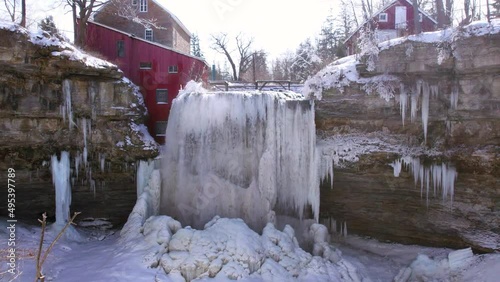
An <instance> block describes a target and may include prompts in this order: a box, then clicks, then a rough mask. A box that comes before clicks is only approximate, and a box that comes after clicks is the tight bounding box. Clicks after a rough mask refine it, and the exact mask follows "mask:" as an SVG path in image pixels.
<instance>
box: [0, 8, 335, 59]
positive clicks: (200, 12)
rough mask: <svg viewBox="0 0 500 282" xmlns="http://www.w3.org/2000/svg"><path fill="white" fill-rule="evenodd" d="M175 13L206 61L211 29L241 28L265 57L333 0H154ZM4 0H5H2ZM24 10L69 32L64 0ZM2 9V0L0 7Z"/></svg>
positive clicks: (304, 33) (320, 17) (316, 28)
mask: <svg viewBox="0 0 500 282" xmlns="http://www.w3.org/2000/svg"><path fill="white" fill-rule="evenodd" d="M156 1H158V2H160V3H161V4H162V5H163V6H164V7H165V8H167V9H169V10H170V11H171V12H172V13H173V14H175V15H176V16H177V17H178V18H179V19H180V20H181V22H182V23H183V24H184V25H185V26H186V27H187V28H188V29H189V30H190V31H191V32H192V33H196V34H198V36H199V37H200V47H201V49H202V52H203V53H204V54H205V59H206V61H207V62H208V63H210V64H211V63H213V62H214V61H222V59H223V57H222V55H218V54H217V53H216V52H214V51H213V50H211V49H210V45H211V44H210V43H211V40H210V34H216V33H219V32H227V33H229V34H232V35H234V36H236V35H237V34H238V33H240V32H242V33H243V34H245V35H248V37H253V38H254V44H255V45H254V46H255V48H256V49H264V50H265V51H266V52H267V53H268V57H269V58H276V57H278V56H279V55H280V54H282V53H284V52H286V51H287V50H290V51H294V50H295V49H296V48H297V47H298V45H299V43H301V42H302V41H304V40H305V39H307V38H309V37H310V38H311V39H312V38H315V37H316V36H317V34H319V32H320V30H321V25H322V23H323V22H324V21H325V19H326V17H327V15H328V13H329V10H330V8H335V6H334V5H335V3H336V2H337V0H308V1H307V4H306V2H305V1H290V0H156ZM2 2H3V1H2ZM27 2H28V10H31V11H28V14H29V15H28V16H30V15H31V17H35V18H43V17H44V16H46V15H49V14H51V15H53V16H54V19H55V22H56V25H57V27H58V28H59V29H60V30H62V31H65V33H66V35H67V36H68V37H70V38H72V35H71V34H70V33H71V31H72V26H71V14H70V13H69V8H68V7H66V8H65V7H64V5H63V4H61V3H62V2H64V1H63V0H44V1H39V0H37V1H35V0H28V1H27ZM2 9H4V7H3V3H2V5H0V12H1V10H2Z"/></svg>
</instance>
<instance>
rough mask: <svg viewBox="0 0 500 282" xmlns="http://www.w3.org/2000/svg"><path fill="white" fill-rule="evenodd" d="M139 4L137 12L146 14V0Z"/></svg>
mask: <svg viewBox="0 0 500 282" xmlns="http://www.w3.org/2000/svg"><path fill="white" fill-rule="evenodd" d="M140 1H141V3H140V4H139V12H147V11H148V0H140Z"/></svg>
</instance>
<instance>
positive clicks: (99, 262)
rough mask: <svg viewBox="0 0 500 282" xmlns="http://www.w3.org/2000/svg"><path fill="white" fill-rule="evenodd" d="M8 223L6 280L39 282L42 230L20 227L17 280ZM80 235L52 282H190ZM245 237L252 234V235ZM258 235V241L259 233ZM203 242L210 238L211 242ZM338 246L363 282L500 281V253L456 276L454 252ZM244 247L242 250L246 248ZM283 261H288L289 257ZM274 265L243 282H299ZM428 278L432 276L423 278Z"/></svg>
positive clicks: (56, 253) (60, 257)
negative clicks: (407, 273)
mask: <svg viewBox="0 0 500 282" xmlns="http://www.w3.org/2000/svg"><path fill="white" fill-rule="evenodd" d="M5 222H6V219H5V218H2V219H0V227H1V229H0V238H1V239H0V246H2V248H1V249H0V253H1V254H2V256H1V257H0V261H1V264H0V281H34V278H35V272H36V271H35V260H36V250H37V248H38V241H39V235H40V227H38V226H27V225H24V224H21V223H18V225H17V228H16V243H17V244H16V247H17V249H16V250H17V259H18V260H17V262H16V263H17V270H18V271H19V273H18V275H17V276H15V277H14V276H12V275H11V274H10V273H7V272H6V270H7V269H8V266H7V262H6V258H5V255H4V254H5V253H6V246H7V236H6V235H7V233H6V230H7V229H6V226H5ZM233 223H234V222H233ZM182 230H189V229H182ZM78 231H79V232H80V233H81V234H82V235H83V237H84V238H85V239H84V240H83V241H82V242H70V241H67V240H65V239H63V240H61V241H59V242H58V243H56V245H55V247H54V249H53V251H52V252H51V254H50V255H49V257H48V259H47V262H46V264H45V265H44V267H43V270H44V273H45V275H46V277H47V279H46V281H56V282H57V281H61V282H70V281H71V282H79V281H82V282H83V281H85V282H88V281H95V282H99V281H102V282H104V281H106V282H112V281H134V282H135V281H184V280H183V278H181V276H180V274H179V273H177V274H172V275H170V276H167V275H166V274H165V272H164V270H163V268H161V267H157V268H151V267H148V265H149V263H150V262H151V257H148V250H147V249H144V246H145V245H144V244H143V245H136V246H134V247H131V246H130V245H127V244H123V241H122V240H121V239H120V236H119V235H118V234H119V231H117V230H99V229H93V228H92V227H87V228H81V227H80V228H78ZM238 232H242V230H238ZM243 232H245V234H247V233H246V231H243ZM255 235H256V236H258V235H257V234H256V233H255ZM54 236H55V234H54V233H53V232H52V231H50V230H49V233H48V234H47V237H48V238H47V240H46V241H45V244H44V249H46V247H47V246H48V244H49V243H50V239H51V238H53V237H54ZM199 239H200V240H201V239H206V237H200V238H199ZM239 243H240V244H241V245H242V246H244V247H248V246H251V245H252V243H251V242H250V241H241V242H239ZM202 245H203V241H198V243H197V246H198V247H200V246H202ZM334 245H335V247H336V248H337V249H339V250H341V251H342V258H343V260H345V261H347V262H349V263H350V264H352V265H353V266H354V267H355V268H356V269H357V272H358V273H359V275H360V276H362V277H365V278H364V280H362V281H373V282H376V281H393V279H394V277H395V276H396V275H397V274H398V273H399V272H400V270H401V269H404V268H405V267H408V266H409V265H410V264H412V263H413V266H414V268H417V269H419V270H418V272H419V275H418V276H415V277H414V278H413V279H410V280H408V281H464V282H468V281H471V282H476V281H484V282H496V281H498V277H500V254H486V255H475V256H474V257H473V259H472V260H471V261H470V263H468V264H467V265H466V266H464V267H462V268H460V269H459V270H457V271H454V272H453V273H450V272H446V271H443V269H439V268H438V267H437V266H438V265H439V263H438V262H439V261H440V260H442V259H446V258H447V256H448V254H449V253H450V252H451V251H452V250H449V249H439V248H428V247H421V246H405V245H400V244H392V243H381V242H378V241H375V240H373V239H364V238H359V237H356V236H347V238H343V239H341V240H339V241H337V242H335V243H334ZM240 248H242V247H241V246H240ZM419 254H423V255H426V256H428V257H429V258H433V259H434V263H432V262H430V263H429V261H427V260H425V259H423V258H420V259H419V261H418V262H419V263H420V265H419V264H418V263H416V262H415V259H416V258H417V256H418V255H419ZM178 255H181V254H178ZM197 255H198V256H199V255H201V254H199V253H198V254H197ZM197 255H193V256H192V258H196V256H197ZM281 259H282V260H283V259H285V257H282V258H281ZM186 260H187V258H186ZM423 261H427V265H422V262H423ZM271 266H272V267H269V268H268V269H267V271H269V272H268V275H267V276H265V275H260V277H258V275H255V277H247V278H245V279H243V280H240V281H284V282H285V281H295V280H288V279H283V276H280V274H282V273H279V272H277V273H273V272H272V271H276V269H277V268H274V267H275V266H274V265H271ZM318 274H319V273H314V272H311V273H308V274H306V275H304V276H303V277H302V278H304V279H302V280H297V281H321V280H318V279H315V278H314V277H315V276H314V275H318ZM424 274H425V275H427V276H423V275H424ZM273 275H274V276H273ZM308 275H310V276H308ZM198 281H229V279H226V278H223V277H217V278H216V279H208V278H205V279H200V280H198ZM323 281H325V280H323ZM326 281H328V280H326ZM330 281H346V280H342V279H340V280H330ZM400 281H404V280H400Z"/></svg>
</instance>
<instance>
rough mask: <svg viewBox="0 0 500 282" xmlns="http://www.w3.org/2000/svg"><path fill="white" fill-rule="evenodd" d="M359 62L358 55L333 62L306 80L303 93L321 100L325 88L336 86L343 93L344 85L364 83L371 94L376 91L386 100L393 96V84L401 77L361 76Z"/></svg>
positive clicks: (384, 75) (365, 89)
mask: <svg viewBox="0 0 500 282" xmlns="http://www.w3.org/2000/svg"><path fill="white" fill-rule="evenodd" d="M359 63H360V62H359V61H358V59H357V55H352V56H348V57H345V58H342V59H340V60H337V61H335V62H333V63H332V64H330V65H328V66H326V67H325V68H324V69H322V70H320V71H319V72H318V73H317V74H315V75H314V76H312V77H311V78H309V79H308V80H307V81H306V82H305V84H304V87H303V89H302V94H303V95H304V97H306V98H308V99H318V100H321V99H322V95H323V94H322V92H323V91H325V90H328V89H332V88H335V89H337V90H338V91H340V92H341V93H343V92H344V87H346V86H349V85H351V83H358V84H362V85H363V90H364V91H365V92H366V93H367V94H369V95H370V94H373V93H376V94H378V95H379V96H380V97H381V98H383V99H385V100H386V101H389V100H390V99H391V98H393V97H394V91H395V90H394V86H393V85H394V84H395V83H396V82H399V79H398V78H397V77H396V76H393V75H387V74H383V75H376V76H373V77H369V78H365V77H360V76H359V73H358V71H357V70H356V65H357V64H359Z"/></svg>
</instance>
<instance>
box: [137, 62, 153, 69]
mask: <svg viewBox="0 0 500 282" xmlns="http://www.w3.org/2000/svg"><path fill="white" fill-rule="evenodd" d="M139 68H140V69H142V70H150V69H151V62H140V63H139Z"/></svg>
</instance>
